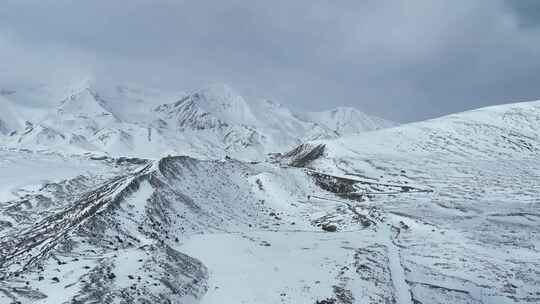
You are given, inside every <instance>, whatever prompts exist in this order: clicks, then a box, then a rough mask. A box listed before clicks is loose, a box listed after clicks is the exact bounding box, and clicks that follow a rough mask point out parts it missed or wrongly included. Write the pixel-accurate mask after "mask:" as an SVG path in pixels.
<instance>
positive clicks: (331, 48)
mask: <svg viewBox="0 0 540 304" xmlns="http://www.w3.org/2000/svg"><path fill="white" fill-rule="evenodd" d="M539 7H540V6H539V5H537V4H536V1H503V0H493V1H489V2H488V1H480V0H478V1H471V0H455V1H442V0H418V1H376V0H366V1H323V0H315V1H313V0H312V1H307V0H305V1H304V0H302V1H253V0H252V1H248V0H232V1H181V0H177V1H174V0H161V1H158V0H131V1H105V0H94V1H69V0H54V1H52V0H4V1H3V4H2V6H1V7H0V57H1V58H9V59H7V60H3V62H2V63H1V64H2V65H4V67H2V66H0V81H2V82H9V81H11V82H16V81H23V80H24V81H39V80H42V81H50V80H56V81H64V79H69V78H70V77H75V78H77V77H81V75H84V74H85V73H86V74H89V75H90V74H91V75H94V77H96V78H99V79H107V81H111V82H123V81H130V82H139V83H142V84H146V85H150V86H154V87H163V88H167V89H192V88H196V87H199V86H202V85H205V84H207V83H212V82H226V83H230V84H231V85H233V86H234V87H235V88H238V89H239V90H240V91H241V92H242V93H244V94H246V95H248V96H250V97H269V98H272V99H276V100H279V101H281V102H283V103H286V104H290V105H293V106H294V107H296V108H302V109H308V110H319V109H325V108H329V107H333V106H337V105H350V106H356V107H358V108H360V109H362V110H364V111H366V112H371V113H374V114H378V115H380V116H383V117H387V118H391V119H395V120H401V121H410V120H416V119H422V118H428V117H433V116H437V115H442V114H445V113H450V112H456V111H460V110H465V109H470V108H475V107H480V106H485V105H490V104H496V103H503V102H510V101H518V100H531V99H538V98H540V87H539V86H538V85H537V84H538V83H539V80H540V69H539V68H540V60H539V59H540V55H539V54H540V39H539V38H540V36H539V34H540V28H539V27H538V24H539V23H538V20H540V19H539V18H538V17H539V16H540V13H539V10H538V8H539Z"/></svg>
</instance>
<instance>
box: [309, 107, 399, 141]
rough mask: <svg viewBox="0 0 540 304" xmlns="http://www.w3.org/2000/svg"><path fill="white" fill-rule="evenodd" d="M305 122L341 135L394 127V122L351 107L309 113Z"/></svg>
mask: <svg viewBox="0 0 540 304" xmlns="http://www.w3.org/2000/svg"><path fill="white" fill-rule="evenodd" d="M304 117H305V120H307V121H311V122H316V123H319V124H321V125H323V126H325V127H327V128H329V129H330V130H332V131H334V132H336V133H337V134H339V135H346V134H355V133H360V132H365V131H372V130H377V129H383V128H389V127H393V126H395V125H396V124H395V123H394V122H391V121H388V120H386V119H382V118H379V117H376V116H371V115H367V114H365V113H363V112H360V111H358V110H357V109H355V108H351V107H338V108H335V109H333V110H329V111H322V112H308V113H306V114H305V115H304Z"/></svg>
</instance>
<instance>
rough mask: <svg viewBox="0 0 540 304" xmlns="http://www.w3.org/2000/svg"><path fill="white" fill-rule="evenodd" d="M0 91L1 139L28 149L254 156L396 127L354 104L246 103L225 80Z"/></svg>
mask: <svg viewBox="0 0 540 304" xmlns="http://www.w3.org/2000/svg"><path fill="white" fill-rule="evenodd" d="M2 92H3V93H2V96H1V97H0V98H1V99H0V103H1V104H2V107H3V109H4V110H3V111H2V113H0V134H1V135H3V141H4V142H5V144H6V145H7V146H10V147H19V148H27V149H32V150H51V151H63V152H68V153H84V152H90V153H97V154H99V153H105V154H107V155H112V156H119V155H123V156H126V155H130V156H139V157H147V158H159V157H160V156H163V155H167V154H183V155H191V156H196V157H203V158H221V157H224V156H225V155H229V156H231V157H235V158H239V159H249V160H255V159H263V158H264V156H265V155H266V154H267V153H270V152H280V151H285V150H287V149H291V148H293V147H294V146H295V145H298V144H300V143H301V142H304V141H306V140H313V139H329V138H335V137H338V136H341V135H346V134H354V133H359V132H365V131H372V130H376V129H380V128H385V127H389V126H393V125H394V123H392V122H390V121H387V120H384V119H381V118H377V117H373V116H370V115H367V114H364V113H362V112H360V111H359V110H357V109H354V108H337V109H334V110H329V111H325V112H315V113H301V114H295V113H293V112H292V111H290V110H289V109H288V108H287V107H285V106H283V105H281V104H278V103H275V102H272V101H268V100H263V101H255V102H247V101H246V100H245V99H244V98H243V97H242V96H240V95H239V94H238V93H236V92H235V91H234V90H233V89H232V88H230V87H229V86H227V85H213V86H209V87H207V88H204V89H200V90H196V91H194V92H192V93H189V94H185V93H178V94H177V95H178V96H177V97H176V98H175V97H172V96H171V95H172V94H163V93H160V92H156V91H150V92H147V91H145V90H143V89H134V88H129V87H125V86H118V87H115V88H113V89H110V88H107V89H99V88H97V87H96V86H93V85H91V84H85V85H82V86H79V88H77V89H72V90H70V93H68V94H67V96H65V97H64V98H63V99H62V100H58V101H57V102H55V101H54V100H50V98H51V97H50V96H47V95H45V94H44V95H45V96H42V95H40V91H37V92H33V94H28V93H27V92H24V91H23V92H18V91H10V90H3V91H2ZM28 96H30V97H28ZM20 98H25V101H26V103H28V100H29V99H30V100H34V101H35V103H36V104H38V103H39V102H40V101H42V100H45V99H49V100H47V103H45V104H47V105H49V106H48V107H41V108H39V109H36V110H33V109H32V108H30V107H28V106H21V105H19V103H18V100H19V99H20Z"/></svg>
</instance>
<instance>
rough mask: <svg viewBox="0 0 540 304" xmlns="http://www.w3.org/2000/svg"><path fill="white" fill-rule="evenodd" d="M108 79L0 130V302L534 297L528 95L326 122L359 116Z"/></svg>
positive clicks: (537, 164)
mask: <svg viewBox="0 0 540 304" xmlns="http://www.w3.org/2000/svg"><path fill="white" fill-rule="evenodd" d="M125 90H126V89H122V90H119V91H116V90H113V91H112V93H107V94H106V93H104V92H103V91H100V92H99V93H97V91H96V90H92V89H89V90H78V91H76V92H74V94H72V95H70V97H69V98H66V99H64V100H63V102H62V103H59V105H58V106H57V107H55V108H54V109H53V111H47V114H46V115H43V116H42V119H41V120H39V121H33V122H32V123H25V124H26V126H24V127H22V128H25V130H23V131H18V133H17V134H16V135H12V136H10V135H9V134H8V135H4V137H5V138H8V139H9V138H14V139H15V140H14V141H11V142H9V144H10V145H12V146H7V145H4V146H2V148H1V149H0V303H4V302H6V303H10V302H15V303H17V302H20V303H42V304H43V303H117V302H119V303H206V304H208V303H268V304H270V303H291V304H292V303H294V304H297V303H306V304H352V303H400V304H401V303H404V304H409V303H414V304H418V303H452V304H470V303H474V304H488V303H503V304H509V303H538V302H540V294H539V293H538V290H539V289H540V275H539V274H540V260H539V259H538V257H539V256H540V230H539V228H538V227H540V209H539V206H540V205H539V204H538V203H539V200H538V197H539V195H540V178H539V175H538V172H540V135H539V134H540V133H539V131H540V102H528V103H519V104H509V105H502V106H495V107H489V108H483V109H478V110H474V111H468V112H464V113H458V114H454V115H449V116H444V117H441V118H437V119H433V120H428V121H423V122H417V123H411V124H405V125H400V126H397V127H393V128H387V129H381V130H374V131H372V132H363V133H356V134H348V135H347V134H345V135H342V134H343V133H346V132H349V131H354V132H356V131H359V130H360V129H359V128H360V126H361V124H356V125H354V126H353V125H349V126H346V125H344V124H341V122H340V123H337V122H336V120H335V119H336V117H341V118H340V119H339V121H341V119H343V121H351V122H355V123H357V122H358V121H357V119H355V118H354V117H357V116H355V115H357V114H350V115H349V114H334V115H332V114H328V115H327V114H319V120H315V118H312V119H306V118H305V117H304V118H301V117H303V116H302V115H298V114H294V113H292V112H291V111H290V110H288V109H287V108H286V107H284V106H283V105H280V104H277V103H275V102H270V101H261V102H259V103H248V102H246V101H245V100H243V99H242V98H241V97H239V96H238V95H237V94H234V93H233V91H232V90H231V89H230V88H227V87H212V88H207V89H203V90H199V91H196V92H193V93H190V94H184V95H183V96H181V97H179V98H176V99H174V100H175V101H173V102H169V101H163V100H162V99H161V97H159V96H160V95H159V94H142V93H141V91H139V90H134V91H132V90H130V91H129V97H126V98H125V99H122V98H118V100H125V101H126V102H133V101H135V100H142V102H138V103H136V104H137V105H138V106H137V107H135V108H132V109H129V111H132V113H131V114H130V115H127V114H125V113H127V112H124V111H122V107H121V106H118V104H115V103H113V102H112V100H113V99H114V98H112V97H111V96H114V95H115V94H120V95H121V96H124V93H123V92H126V91H125ZM71 96H74V97H73V98H71ZM136 96H140V97H136ZM143 96H146V97H144V98H143ZM149 96H150V97H149ZM224 96H225V97H224ZM145 98H151V99H152V100H153V101H152V102H151V104H152V105H151V106H149V105H147V102H146V101H145ZM82 100H85V102H84V103H82V104H81V103H79V102H78V101H82ZM113 104H114V106H113ZM21 113H22V112H21ZM330 113H331V112H330ZM336 113H337V112H336ZM21 115H23V114H21ZM131 115H140V116H139V117H137V119H131V118H130V117H135V116H131ZM315 116H317V115H315ZM321 116H322V117H324V119H322V118H321ZM7 117H8V118H11V117H17V115H14V116H10V115H9V116H7ZM21 117H24V115H23V116H21ZM348 118H350V119H349V120H348ZM314 121H316V122H314ZM23 123H24V120H23ZM20 128H21V127H20ZM47 128H49V129H48V131H45V129H47ZM374 128H375V127H374ZM55 132H58V134H57V133H55ZM37 135H40V136H39V137H38V136H37ZM76 135H79V136H81V137H80V138H79V139H78V141H77V140H76V139H75V138H77V137H76ZM339 135H341V136H339ZM19 140H20V141H21V142H20V143H19V142H18V141H19ZM25 141H28V142H25ZM41 141H44V142H45V144H44V145H43V147H44V148H46V149H43V150H36V149H30V150H26V149H21V147H24V146H27V147H34V148H35V147H36V146H35V145H36V142H41ZM55 141H56V143H55V146H53V145H50V144H48V142H55ZM296 142H298V143H302V144H300V145H297V146H295V145H294V143H296ZM85 145H88V146H85ZM140 146H143V147H145V148H144V149H147V150H144V151H145V153H148V154H152V153H156V154H153V155H154V159H141V158H133V157H131V158H130V157H126V156H127V155H133V154H135V153H133V151H137V153H140V154H141V155H142V154H145V153H141V152H140V151H141V150H138V149H142V148H141V147H140ZM283 147H292V148H291V149H282V148H283ZM65 149H73V151H75V150H77V151H79V152H83V153H79V152H77V153H74V154H73V155H69V154H66V153H59V152H55V150H56V151H66V150H65ZM92 149H95V151H115V152H116V153H118V156H119V157H111V156H99V155H96V153H94V154H85V153H84V152H87V151H93V150H92ZM152 149H155V151H154V150H152ZM160 149H168V150H169V151H171V153H170V154H178V153H179V152H185V151H187V152H189V153H184V154H191V155H192V156H191V157H190V156H167V157H163V158H160V157H158V156H156V155H159V154H157V153H158V152H163V151H160ZM280 149H281V150H280ZM212 151H214V152H212ZM215 151H218V152H215ZM269 151H277V152H281V153H280V154H275V155H272V157H269V158H267V159H265V160H263V161H260V162H246V161H242V160H237V159H229V158H221V157H218V156H219V155H225V154H230V155H233V152H234V153H236V154H237V155H242V156H244V157H245V156H246V155H249V156H255V155H261V154H262V153H266V152H269ZM219 153H222V154H219ZM259 153H261V154H259ZM110 154H113V153H110ZM193 156H196V157H193ZM209 156H215V157H209Z"/></svg>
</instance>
